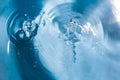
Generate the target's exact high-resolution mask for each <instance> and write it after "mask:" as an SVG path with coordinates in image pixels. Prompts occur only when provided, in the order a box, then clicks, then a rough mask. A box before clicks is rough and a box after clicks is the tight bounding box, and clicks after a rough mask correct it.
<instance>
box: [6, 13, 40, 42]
mask: <svg viewBox="0 0 120 80" xmlns="http://www.w3.org/2000/svg"><path fill="white" fill-rule="evenodd" d="M38 27H39V26H38V24H37V23H36V22H35V21H34V19H33V18H30V17H29V15H27V14H20V13H19V14H18V12H14V13H12V14H11V15H10V17H9V19H8V21H7V32H8V35H9V37H10V40H11V41H12V42H13V43H21V42H29V41H30V40H32V39H33V38H34V37H35V35H36V34H37V29H38Z"/></svg>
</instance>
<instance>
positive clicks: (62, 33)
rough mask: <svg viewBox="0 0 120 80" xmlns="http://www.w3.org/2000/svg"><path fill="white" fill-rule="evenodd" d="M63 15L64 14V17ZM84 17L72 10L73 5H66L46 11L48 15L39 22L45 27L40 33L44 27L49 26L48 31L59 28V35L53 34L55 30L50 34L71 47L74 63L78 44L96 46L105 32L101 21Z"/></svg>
mask: <svg viewBox="0 0 120 80" xmlns="http://www.w3.org/2000/svg"><path fill="white" fill-rule="evenodd" d="M58 11H60V12H58ZM62 13H64V15H63V14H62ZM84 16H85V15H83V14H80V13H79V12H75V11H74V10H73V9H72V3H64V4H61V5H58V6H56V7H55V8H53V9H52V10H50V11H49V12H47V11H46V13H45V14H44V15H43V16H42V19H41V18H40V20H39V21H41V23H44V25H43V24H40V27H41V28H40V31H41V30H43V29H45V28H44V27H43V26H46V27H47V26H48V25H49V27H47V28H46V29H50V30H51V29H52V27H54V26H55V27H57V28H58V29H57V30H56V31H58V32H57V33H58V35H57V33H54V32H53V31H55V30H53V31H50V34H54V36H57V37H58V38H59V39H60V40H63V41H64V42H65V44H66V45H67V46H71V48H72V52H73V62H74V63H75V62H76V60H77V58H76V54H77V52H76V44H81V43H85V44H87V43H88V45H89V44H91V45H95V44H96V43H98V42H99V41H100V39H102V37H103V36H102V37H101V34H102V32H103V31H102V25H101V23H100V21H99V19H97V17H96V19H94V20H95V21H94V22H93V21H91V20H89V18H86V17H84ZM45 23H46V25H45ZM50 24H51V25H50ZM96 26H97V27H96ZM55 27H54V28H55ZM41 32H43V31H41ZM98 32H100V33H98ZM43 33H44V32H43ZM39 34H41V33H39ZM44 34H45V33H44ZM55 34H56V35H55ZM102 35H103V34H102ZM41 36H42V35H41Z"/></svg>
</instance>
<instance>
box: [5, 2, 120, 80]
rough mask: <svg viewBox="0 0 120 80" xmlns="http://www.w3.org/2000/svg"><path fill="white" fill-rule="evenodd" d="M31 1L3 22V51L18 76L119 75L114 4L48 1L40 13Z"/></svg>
mask: <svg viewBox="0 0 120 80" xmlns="http://www.w3.org/2000/svg"><path fill="white" fill-rule="evenodd" d="M31 1H32V0H31ZM115 1H117V0H115ZM25 3H27V2H25ZM30 4H32V3H30ZM30 4H29V5H28V8H30V10H29V9H28V8H26V7H25V5H23V6H19V7H18V8H20V11H19V10H18V11H17V10H15V11H12V12H13V13H12V15H10V17H8V18H9V19H8V20H7V33H8V37H9V39H10V41H11V42H10V41H9V42H8V50H7V51H8V52H7V53H8V54H9V55H10V54H12V56H14V57H12V58H14V59H13V60H11V61H13V62H12V63H15V64H16V65H17V66H15V67H17V69H18V70H15V69H13V70H15V71H16V74H18V75H20V77H21V78H22V80H24V79H25V80H34V79H35V80H41V79H42V80H53V79H54V78H53V76H54V77H55V80H119V79H120V78H119V73H120V69H119V19H118V16H117V17H116V14H117V13H116V14H114V12H115V11H116V12H117V11H118V12H119V10H117V9H118V7H116V4H114V3H112V1H111V0H108V1H99V0H98V1H97V0H95V1H94V0H91V1H87V0H85V2H82V1H80V0H73V1H70V0H66V1H62V0H59V1H56V0H54V1H51V0H49V1H46V4H44V6H43V7H42V9H41V11H40V10H39V8H36V6H35V4H34V5H33V6H32V7H30ZM80 4H81V5H80ZM39 6H40V5H39ZM113 6H114V7H113ZM24 7H25V8H24ZM37 7H38V6H37ZM23 8H24V9H23ZM31 8H32V9H31ZM34 9H35V10H34ZM36 10H37V11H36ZM114 10H115V11H114ZM112 11H113V12H112ZM39 12H40V13H39ZM14 44H15V45H14ZM14 61H16V62H14ZM9 63H10V62H9ZM12 63H11V64H12ZM21 65H22V66H21ZM17 71H18V73H17ZM9 74H10V72H9ZM9 74H8V75H9ZM9 80H13V78H9ZM15 80H16V79H15Z"/></svg>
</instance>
